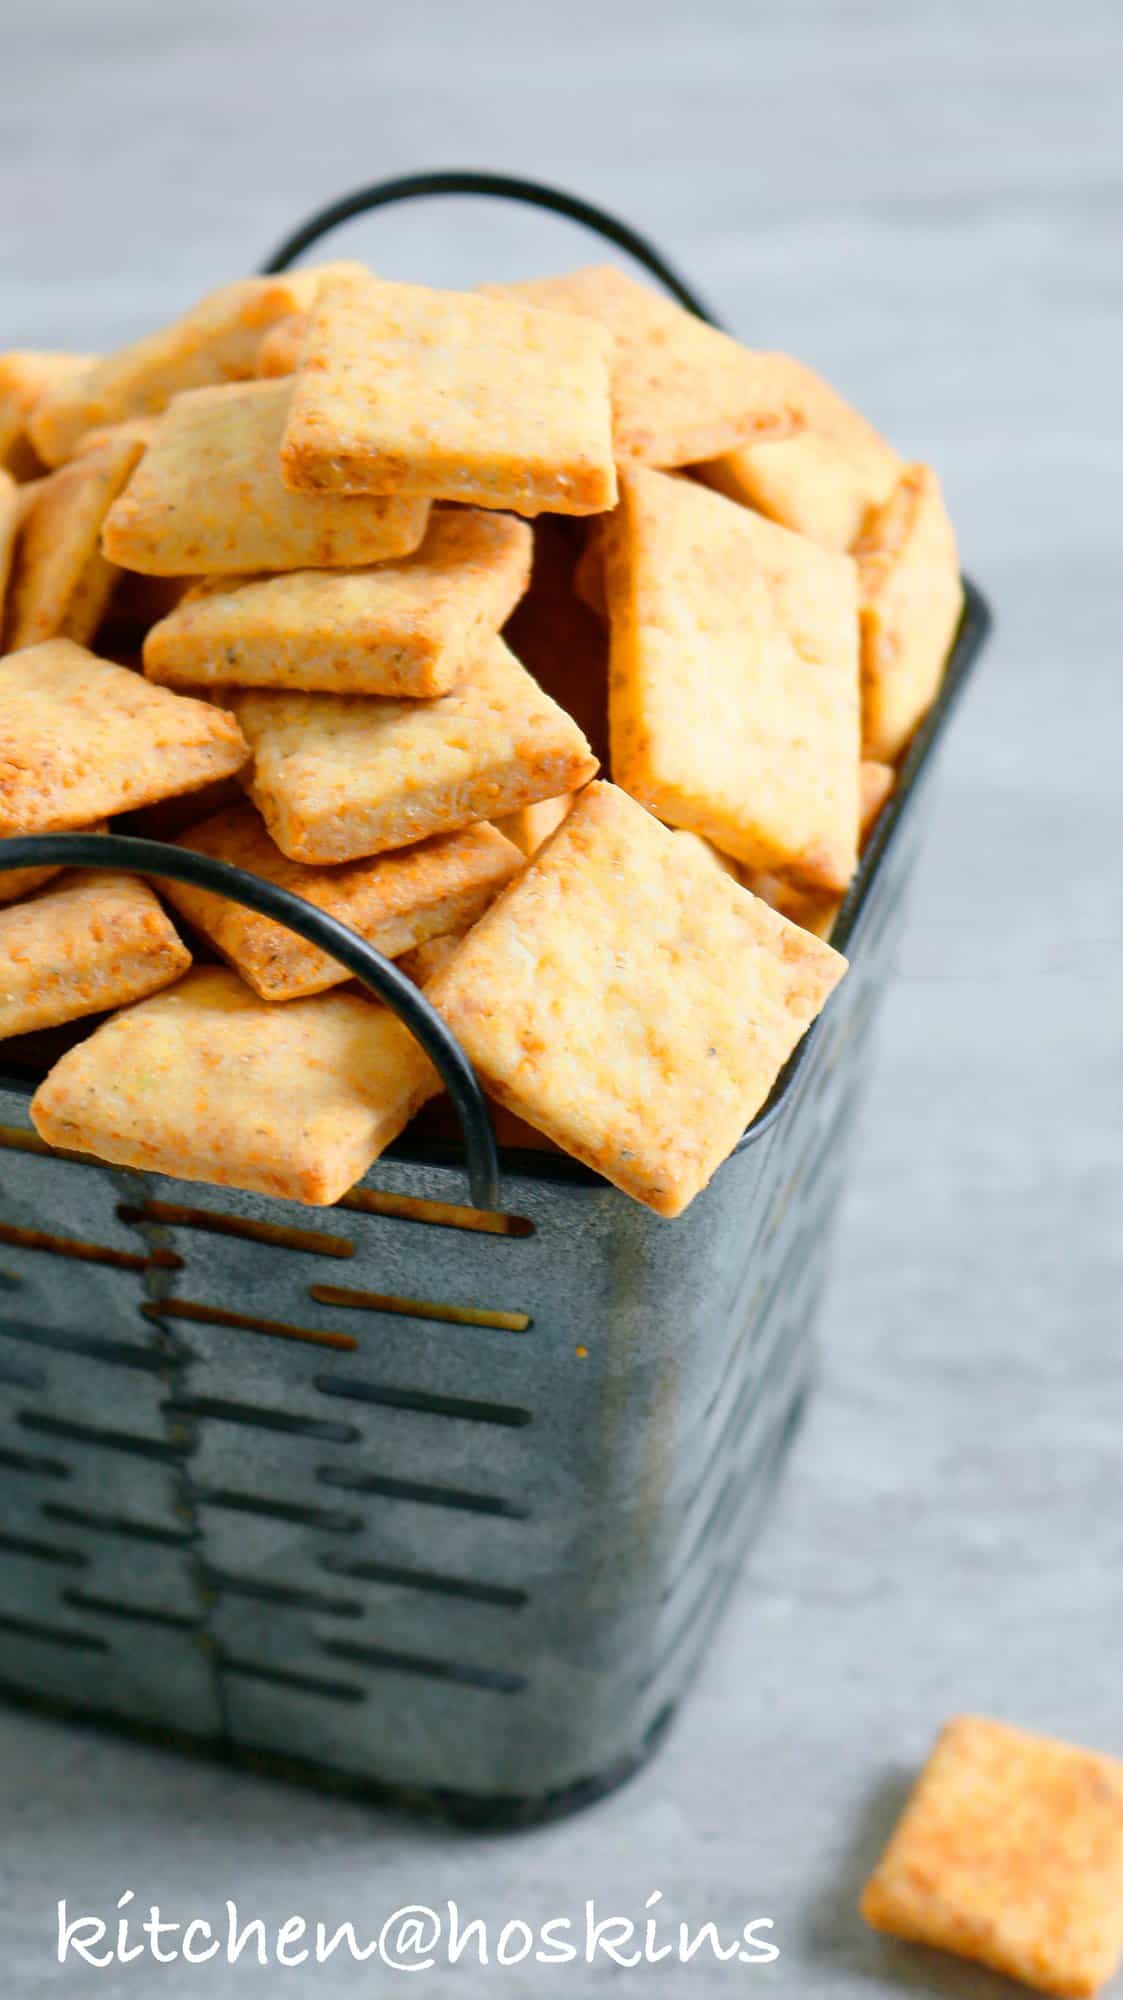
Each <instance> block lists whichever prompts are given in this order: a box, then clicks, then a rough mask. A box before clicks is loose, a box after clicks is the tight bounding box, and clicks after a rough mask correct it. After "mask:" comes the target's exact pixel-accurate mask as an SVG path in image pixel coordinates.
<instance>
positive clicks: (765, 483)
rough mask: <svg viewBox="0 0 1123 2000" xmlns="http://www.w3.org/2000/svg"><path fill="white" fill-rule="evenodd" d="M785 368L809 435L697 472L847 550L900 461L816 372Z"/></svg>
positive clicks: (823, 542)
mask: <svg viewBox="0 0 1123 2000" xmlns="http://www.w3.org/2000/svg"><path fill="white" fill-rule="evenodd" d="M785 365H786V367H787V369H788V370H789V371H790V381H791V393H792V398H793V400H794V401H795V402H797V403H798V404H799V405H800V407H801V408H802V409H803V411H804V412H805V415H806V419H807V428H806V430H803V431H801V432H799V434H798V435H797V436H795V437H791V438H785V439H784V440H783V441H782V443H779V444H777V443H767V442H766V443H764V444H750V445H743V446H741V447H740V449H739V450H737V451H732V452H727V453H726V454H725V455H724V456H723V457H721V458H716V459H711V460H710V461H709V462H708V463H706V464H704V465H699V466H696V467H695V471H696V472H697V473H698V475H699V477H700V478H702V479H704V480H705V482H706V484H707V485H708V486H713V487H715V488H716V490H717V491H718V492H719V493H724V494H725V495H726V496H727V498H728V499H730V500H737V501H739V502H740V503H741V504H742V505H743V506H749V507H755V508H756V509H757V512H758V513H760V514H765V515H767V517H768V519H769V520H770V521H778V522H779V524H780V526H781V527H782V528H791V529H792V530H793V531H794V532H795V533H796V534H799V535H807V536H808V537H809V539H810V540H811V541H813V542H818V543H819V545H820V547H821V548H824V549H843V550H845V549H849V548H851V547H852V545H853V543H854V541H855V540H856V538H857V535H858V532H859V530H860V529H861V526H862V523H863V521H864V520H865V517H866V514H867V512H868V510H869V509H870V508H871V507H874V506H878V505H880V503H881V502H882V501H883V500H887V499H888V498H889V495H890V493H891V492H892V491H893V487H894V486H895V484H896V482H897V480H898V478H899V477H900V474H901V470H902V462H901V459H900V458H899V456H898V454H897V453H896V452H895V451H894V450H893V447H892V445H890V444H887V443H886V442H885V439H884V438H883V437H880V436H879V435H878V433H877V431H876V430H875V429H874V427H873V425H872V424H869V423H867V422H866V419H865V418H864V417H863V416H861V415H859V413H858V411H857V410H855V409H852V408H851V406H850V404H849V403H847V402H846V401H845V400H844V398H843V397H841V396H840V395H839V394H838V392H837V391H836V390H835V389H832V388H831V386H830V383H829V382H824V380H823V378H822V376H821V375H817V374H816V373H815V371H814V369H813V368H807V367H805V366H804V364H803V363H802V362H800V361H791V360H789V361H788V362H787V363H786V364H785Z"/></svg>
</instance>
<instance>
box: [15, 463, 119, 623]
mask: <svg viewBox="0 0 1123 2000" xmlns="http://www.w3.org/2000/svg"><path fill="white" fill-rule="evenodd" d="M143 450H144V446H143V444H142V443H141V442H140V441H139V440H138V439H136V438H134V437H131V436H128V435H126V436H124V437H116V438H115V437H113V436H112V434H111V433H108V432H107V433H106V435H105V437H104V439H103V441H102V443H101V444H99V445H97V446H96V447H95V448H94V449H91V450H90V451H84V452H83V453H82V454H81V456H80V457H78V458H76V459H74V460H73V461H72V462H71V463H70V464H69V465H64V466H62V467H61V468H60V470H59V471H58V472H54V473H52V474H51V476H50V478H49V479H44V480H43V481H42V483H41V485H40V486H39V489H38V491H37V493H36V496H35V499H34V501H33V503H32V505H31V506H30V507H29V509H28V511H27V513H26V514H25V516H24V520H23V525H22V527H21V529H20V535H19V542H18V545H17V549H16V560H15V567H14V571H13V575H12V582H11V594H10V601H9V605H8V612H7V618H6V621H5V623H6V634H5V643H6V646H7V648H8V651H9V652H13V653H15V652H18V651H19V650H20V649H21V648H22V647H24V646H36V645H38V644H39V643H40V641H41V640H43V639H53V638H55V637H56V636H61V637H63V638H66V639H74V640H76V641H77V643H78V644H79V645H80V646H84V645H87V644H88V643H89V641H90V640H91V639H92V638H93V636H94V634H95V632H96V631H97V628H98V626H99V625H100V624H101V621H102V618H103V616H104V615H105V611H106V608H107V606H108V604H109V599H110V596H111V595H112V591H113V586H114V583H115V581H116V578H117V575H118V572H117V570H116V569H115V568H114V567H113V565H112V563H109V562H107V561H106V559H105V557H104V556H103V555H102V553H101V546H100V544H101V529H102V523H103V522H104V520H105V517H106V515H107V513H108V512H109V509H110V507H111V506H112V504H113V502H114V500H115V499H116V498H117V495H118V494H119V493H120V492H121V490H122V488H123V487H124V485H125V482H126V480H127V479H128V477H129V474H130V473H131V472H132V470H133V467H134V466H135V465H136V463H137V461H138V459H139V458H140V456H141V453H142V452H143Z"/></svg>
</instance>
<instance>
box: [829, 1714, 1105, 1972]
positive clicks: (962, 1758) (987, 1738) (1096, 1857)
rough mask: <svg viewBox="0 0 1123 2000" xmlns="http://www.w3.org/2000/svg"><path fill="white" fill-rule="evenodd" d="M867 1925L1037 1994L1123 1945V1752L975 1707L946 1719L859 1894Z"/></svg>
mask: <svg viewBox="0 0 1123 2000" xmlns="http://www.w3.org/2000/svg"><path fill="white" fill-rule="evenodd" d="M862 1915H863V1916H864V1917H865V1919H866V1921H867V1923H869V1924H872V1925H873V1928H874V1929H875V1930H879V1931H888V1932H889V1933H890V1935H891V1936H893V1937H900V1938H908V1939H910V1940H912V1941H914V1942H916V1943H918V1944H927V1945H935V1946H937V1947H938V1948H939V1949H942V1950H944V1951H951V1952H956V1953H957V1954H958V1955H959V1956H960V1957H962V1958H973V1959H977V1960H980V1961H981V1962H982V1964H984V1965H989V1966H992V1967H993V1968H994V1970H995V1971H997V1972H1004V1973H1006V1974H1008V1975H1009V1977H1011V1978H1013V1979H1020V1980H1022V1981H1024V1983H1025V1984H1026V1985H1027V1986H1033V1987H1036V1988H1038V1990H1039V1991H1040V1992H1042V1993H1058V1994H1062V1995H1066V1996H1080V1995H1084V1994H1092V1993H1095V1992H1097V1991H1098V1990H1099V1988H1100V1986H1101V1985H1102V1984H1103V1983H1104V1981H1105V1980H1107V1979H1110V1978H1111V1975H1112V1973H1113V1972H1114V1971H1115V1969H1116V1967H1117V1965H1118V1964H1119V1961H1120V1957H1121V1956H1123V1763H1120V1762H1119V1761H1118V1760H1117V1759H1116V1758H1114V1757H1104V1756H1100V1755H1098V1754H1097V1753H1095V1752H1093V1751H1090V1750H1079V1749H1076V1748H1075V1747H1074V1746H1073V1745H1071V1744H1068V1743H1058V1742H1056V1741H1054V1740H1053V1739H1052V1738H1051V1737H1045V1736H1033V1735H1030V1734H1029V1733H1028V1732H1027V1731H1025V1730H1022V1729H1012V1728H1010V1727H1009V1726H1008V1725H1007V1724H1005V1723H1001V1722H991V1721H987V1720H985V1719H983V1718H981V1717H979V1716H969V1715H965V1716H959V1717H957V1718H956V1719H955V1720H954V1721H953V1722H949V1723H948V1725H947V1727H946V1728H945V1729H944V1730H943V1732H942V1734H941V1735H940V1737H939V1738H938V1740H937V1742H936V1746H935V1748H934V1750H933V1751H932V1754H931V1756H930V1758H929V1760H928V1763H927V1764H926V1765H925V1768H924V1770H923V1771H922V1773H921V1775H920V1778H919V1780H918V1782H917V1785H916V1788H915V1790H914V1791H913V1794H912V1797H911V1799H910V1800H909V1803H908V1805H907V1806H906V1808H905V1811H904V1815H903V1817H902V1818H901V1820H900V1822H899V1823H898V1826H897V1829H896V1832H895V1833H894V1834H893V1837H892V1839H891V1840H890V1842H889V1846H888V1847H887V1849H886V1851H885V1853H884V1855H883V1856H882V1858H881V1860H880V1862H879V1863H878V1865H877V1867H876V1869H875V1870H874V1873H873V1875H872V1876H871V1878H870V1880H869V1882H868V1883H867V1884H866V1888H865V1891H864V1893H863V1896H862Z"/></svg>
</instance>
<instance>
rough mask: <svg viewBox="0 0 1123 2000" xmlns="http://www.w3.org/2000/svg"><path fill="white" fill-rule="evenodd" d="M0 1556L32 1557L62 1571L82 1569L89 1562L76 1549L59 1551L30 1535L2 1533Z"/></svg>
mask: <svg viewBox="0 0 1123 2000" xmlns="http://www.w3.org/2000/svg"><path fill="white" fill-rule="evenodd" d="M0 1555H9V1556H34V1557H35V1559H36V1560H37V1561H38V1562H45V1563H58V1564H59V1566H60V1568H62V1569H84V1568H85V1567H86V1564H87V1562H88V1561H89V1557H88V1556H84V1555H82V1554H81V1553H80V1552H79V1551H78V1550H77V1549H60V1548H58V1547H57V1546H56V1545H55V1543H54V1542H38V1541H35V1540H34V1539H33V1537H32V1536H31V1535H5V1534H2V1533H0Z"/></svg>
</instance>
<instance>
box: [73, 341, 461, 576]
mask: <svg viewBox="0 0 1123 2000" xmlns="http://www.w3.org/2000/svg"><path fill="white" fill-rule="evenodd" d="M291 394H292V390H291V385H290V384H289V383H288V382H287V381H284V382H235V383H230V384H228V385H226V386H225V387H223V388H220V389H192V390H189V391H188V392H187V393H186V394H184V395H181V396H177V397H176V399H175V401H174V402H173V403H172V405H171V406H170V408H169V409H168V411H167V412H166V414H165V415H164V417H163V418H162V419H161V421H160V423H159V425H158V427H157V430H156V435H155V437H154V438H153V441H152V443H151V445H150V446H149V448H148V450H147V451H146V453H145V455H144V457H143V459H142V460H141V462H140V465H139V466H138V467H137V470H136V472H135V473H134V475H133V477H132V479H131V480H130V482H129V484H128V486H127V487H126V488H125V491H124V493H123V494H122V495H121V498H120V499H119V500H118V501H117V502H116V504H115V505H114V506H113V507H112V508H111V509H110V513H109V517H108V519H107V521H106V524H105V530H104V534H103V536H102V547H103V549H104V551H105V554H106V555H107V556H108V557H109V559H110V561H111V562H115V563H119V564H120V565H121V567H122V569H138V570H143V571H144V572H146V573H147V574H149V575H154V576H205V575H211V574H219V573H221V574H222V575H230V574H231V573H237V572H241V571H255V570H284V569H303V568H305V567H311V568H316V569H325V568H333V569H336V568H343V569H350V568H354V567H356V566H357V565H358V564H360V563H370V562H382V561H385V560H387V559H389V558H390V557H392V556H403V555H409V554H410V553H411V552H412V550H414V549H415V548H417V546H418V545H419V543H420V541H421V539H422V537H423V535H424V533H425V527H426V522H427V520H428V516H429V505H428V502H427V501H425V500H411V499H395V498H389V499H381V498H377V497H376V496H374V495H361V496H353V497H348V496H345V495H340V494H322V493H293V492H290V490H289V488H288V487H287V486H285V485H284V484H283V482H282V480H281V474H280V470H279V464H278V458H277V451H278V447H279V444H280V440H281V435H282V432H283V430H284V426H285V416H286V412H287V410H288V404H289V399H290V396H291Z"/></svg>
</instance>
